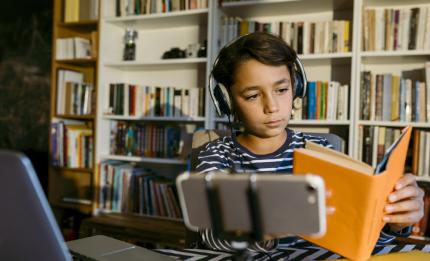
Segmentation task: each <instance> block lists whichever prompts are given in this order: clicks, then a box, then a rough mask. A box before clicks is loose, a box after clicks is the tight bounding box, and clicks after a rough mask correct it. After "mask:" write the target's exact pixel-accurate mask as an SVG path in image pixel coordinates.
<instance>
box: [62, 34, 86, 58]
mask: <svg viewBox="0 0 430 261" xmlns="http://www.w3.org/2000/svg"><path fill="white" fill-rule="evenodd" d="M92 38H93V37H92ZM55 41H56V54H55V59H57V60H72V59H90V58H92V57H95V56H94V54H93V52H94V49H95V48H94V47H93V46H92V44H93V43H92V41H94V39H91V40H90V39H87V38H83V37H68V38H57V39H56V40H55Z"/></svg>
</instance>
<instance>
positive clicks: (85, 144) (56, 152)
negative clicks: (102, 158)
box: [51, 121, 94, 168]
mask: <svg viewBox="0 0 430 261" xmlns="http://www.w3.org/2000/svg"><path fill="white" fill-rule="evenodd" d="M93 152H94V137H93V130H92V128H91V126H87V125H84V124H66V123H65V122H63V121H59V122H53V123H51V159H52V165H53V166H56V167H67V168H92V166H93V159H94V156H93Z"/></svg>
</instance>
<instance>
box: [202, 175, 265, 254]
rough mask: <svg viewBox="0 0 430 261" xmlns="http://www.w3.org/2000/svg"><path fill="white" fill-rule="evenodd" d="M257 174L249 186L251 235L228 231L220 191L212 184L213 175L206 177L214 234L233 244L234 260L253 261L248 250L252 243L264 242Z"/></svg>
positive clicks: (251, 178)
mask: <svg viewBox="0 0 430 261" xmlns="http://www.w3.org/2000/svg"><path fill="white" fill-rule="evenodd" d="M255 175H256V174H251V175H250V176H249V186H248V189H247V198H248V207H249V212H250V213H249V214H250V217H251V228H252V232H251V233H237V232H231V231H226V230H225V229H224V225H223V217H222V208H221V201H220V195H219V190H218V188H217V187H216V185H214V184H213V182H212V176H213V175H211V174H208V175H206V177H205V185H206V193H207V198H208V204H209V212H210V217H211V222H212V233H213V234H214V236H215V237H217V238H221V239H226V240H229V241H230V242H231V246H232V247H233V248H234V250H235V251H234V260H236V261H248V260H253V256H252V254H251V252H250V251H249V250H248V246H249V244H250V242H257V241H262V240H263V225H262V224H263V222H262V218H261V215H260V213H261V212H260V210H261V208H260V203H259V200H258V194H257V187H256V183H255V181H256V176H255Z"/></svg>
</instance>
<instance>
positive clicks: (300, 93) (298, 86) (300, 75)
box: [294, 57, 308, 99]
mask: <svg viewBox="0 0 430 261" xmlns="http://www.w3.org/2000/svg"><path fill="white" fill-rule="evenodd" d="M294 69H295V71H294V91H295V92H294V99H295V98H304V97H305V96H306V89H307V88H306V87H307V84H308V80H307V77H306V73H305V69H304V68H303V65H302V62H301V61H300V59H299V57H297V58H296V60H295V61H294Z"/></svg>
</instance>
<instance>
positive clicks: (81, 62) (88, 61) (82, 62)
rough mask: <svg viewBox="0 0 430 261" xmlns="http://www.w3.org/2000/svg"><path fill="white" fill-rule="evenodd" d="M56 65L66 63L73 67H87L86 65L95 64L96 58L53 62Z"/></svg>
mask: <svg viewBox="0 0 430 261" xmlns="http://www.w3.org/2000/svg"><path fill="white" fill-rule="evenodd" d="M55 62H56V63H66V64H73V65H87V64H95V63H96V62H97V58H79V59H60V60H58V59H57V60H55Z"/></svg>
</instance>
